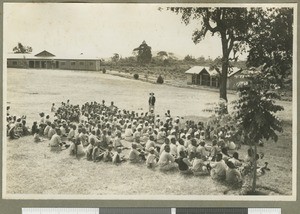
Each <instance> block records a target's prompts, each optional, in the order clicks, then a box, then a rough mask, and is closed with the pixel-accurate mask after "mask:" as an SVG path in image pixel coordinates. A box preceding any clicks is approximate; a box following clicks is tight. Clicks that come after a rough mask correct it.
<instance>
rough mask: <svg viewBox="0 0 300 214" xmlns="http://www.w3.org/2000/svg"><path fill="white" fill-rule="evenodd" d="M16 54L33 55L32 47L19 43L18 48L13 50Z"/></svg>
mask: <svg viewBox="0 0 300 214" xmlns="http://www.w3.org/2000/svg"><path fill="white" fill-rule="evenodd" d="M13 52H14V53H31V52H32V47H29V46H24V45H22V43H20V42H19V43H18V45H17V46H16V47H14V48H13Z"/></svg>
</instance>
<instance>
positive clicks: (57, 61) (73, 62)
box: [7, 51, 101, 71]
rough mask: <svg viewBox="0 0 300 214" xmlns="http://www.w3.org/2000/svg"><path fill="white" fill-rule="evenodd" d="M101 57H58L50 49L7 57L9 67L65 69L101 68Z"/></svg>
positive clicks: (91, 69) (97, 69)
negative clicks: (34, 53)
mask: <svg viewBox="0 0 300 214" xmlns="http://www.w3.org/2000/svg"><path fill="white" fill-rule="evenodd" d="M100 65H101V63H100V59H99V58H96V57H87V56H85V55H79V56H75V57H57V56H55V55H54V54H52V53H50V52H48V51H42V52H40V53H38V54H36V55H33V54H25V53H24V54H10V55H8V57H7V67H8V68H32V69H63V70H89V71H99V70H100Z"/></svg>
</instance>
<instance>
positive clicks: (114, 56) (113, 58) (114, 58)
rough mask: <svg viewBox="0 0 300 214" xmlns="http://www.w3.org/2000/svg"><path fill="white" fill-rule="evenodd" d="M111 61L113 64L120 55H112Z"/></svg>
mask: <svg viewBox="0 0 300 214" xmlns="http://www.w3.org/2000/svg"><path fill="white" fill-rule="evenodd" d="M111 60H112V61H113V62H118V61H119V60H120V55H119V54H118V53H114V55H113V56H112V57H111Z"/></svg>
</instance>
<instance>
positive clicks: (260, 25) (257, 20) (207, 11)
mask: <svg viewBox="0 0 300 214" xmlns="http://www.w3.org/2000/svg"><path fill="white" fill-rule="evenodd" d="M168 9H169V10H171V11H173V12H175V13H176V14H181V19H182V20H183V22H184V23H185V24H186V25H188V24H189V23H190V22H191V21H192V20H194V21H195V20H196V21H199V28H198V29H196V30H195V31H194V33H193V36H192V39H193V41H194V43H195V44H197V43H199V42H201V41H202V40H203V39H204V38H205V36H206V35H207V33H211V35H212V36H215V35H217V36H219V38H220V40H221V46H222V57H221V60H220V62H221V66H220V67H219V69H218V67H216V70H217V71H218V72H219V74H220V98H222V99H224V100H226V101H227V88H226V85H227V75H228V68H229V67H230V61H231V60H233V61H236V60H237V54H238V53H239V52H243V51H246V50H247V47H248V49H250V51H249V57H248V65H249V66H250V65H251V66H260V65H261V64H263V63H265V62H267V63H268V67H267V68H268V69H270V71H274V69H275V71H274V72H273V74H275V73H276V74H279V73H280V71H282V72H281V74H280V75H279V76H280V78H284V77H285V76H286V75H285V74H286V73H284V72H285V70H286V69H287V67H288V66H289V65H287V64H289V63H290V62H291V57H290V58H289V57H287V55H288V56H291V54H290V53H291V52H289V50H291V46H292V16H293V15H292V14H293V13H292V12H291V9H288V8H277V9H273V8H264V9H263V8H245V7H244V8H226V7H223V8H218V7H217V8H211V7H208V8H205V7H201V8H199V7H170V8H168ZM270 30H271V32H270ZM262 45H263V47H261V46H262ZM278 58H279V59H280V61H277V62H276V60H277V59H278ZM283 61H284V62H287V63H284V64H283V63H281V62H283ZM271 65H276V66H271ZM272 69H273V70H272ZM283 70H284V71H283Z"/></svg>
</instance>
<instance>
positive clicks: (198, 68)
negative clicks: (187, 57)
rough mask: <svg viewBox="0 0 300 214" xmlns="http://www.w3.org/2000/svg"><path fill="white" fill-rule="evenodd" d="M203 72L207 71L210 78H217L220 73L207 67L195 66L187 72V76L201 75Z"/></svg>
mask: <svg viewBox="0 0 300 214" xmlns="http://www.w3.org/2000/svg"><path fill="white" fill-rule="evenodd" d="M203 70H205V71H207V73H209V75H210V76H217V75H218V74H219V73H218V72H217V71H216V70H215V69H212V70H211V69H210V68H209V67H207V66H194V67H192V68H190V69H189V70H187V71H186V72H185V73H186V74H200V73H201V72H202V71H203Z"/></svg>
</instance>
